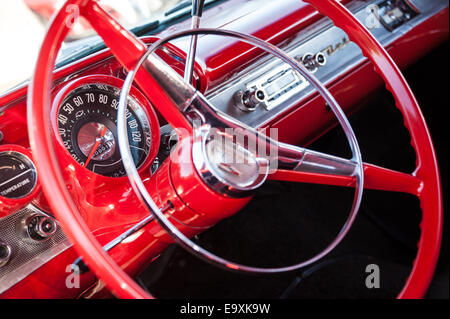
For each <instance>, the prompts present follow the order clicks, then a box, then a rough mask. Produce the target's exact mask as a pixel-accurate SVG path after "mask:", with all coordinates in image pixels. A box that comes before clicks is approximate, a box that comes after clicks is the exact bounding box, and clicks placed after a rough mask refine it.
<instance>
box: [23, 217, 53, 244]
mask: <svg viewBox="0 0 450 319" xmlns="http://www.w3.org/2000/svg"><path fill="white" fill-rule="evenodd" d="M57 229H58V225H57V224H56V221H55V220H54V219H53V218H51V217H48V216H45V215H34V216H32V217H31V218H29V220H28V221H27V231H28V235H29V236H30V238H31V239H34V240H45V239H47V238H49V237H50V236H52V235H53V234H54V233H56V231H57Z"/></svg>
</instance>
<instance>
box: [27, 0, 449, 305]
mask: <svg viewBox="0 0 450 319" xmlns="http://www.w3.org/2000/svg"><path fill="white" fill-rule="evenodd" d="M307 2H309V3H311V4H312V5H313V6H315V7H316V8H317V9H318V10H319V11H320V12H321V13H322V14H324V15H325V16H328V17H329V18H331V19H332V20H333V21H334V23H335V25H336V26H338V27H340V28H341V29H343V30H344V31H345V32H346V33H347V34H348V35H349V37H350V39H351V40H352V41H354V42H355V43H356V44H358V45H359V47H360V48H361V49H362V51H363V54H364V55H365V56H366V57H368V58H369V59H370V60H371V61H372V63H373V64H374V65H375V68H376V70H377V71H378V73H380V74H381V76H382V77H383V78H384V80H385V82H386V84H387V88H388V89H389V90H390V91H391V92H392V94H393V95H394V97H395V99H396V102H397V107H398V109H399V110H400V111H401V113H402V114H403V117H404V123H405V126H406V128H407V129H408V130H409V132H410V135H411V138H412V141H411V143H412V146H413V147H414V150H415V152H416V158H417V162H416V169H415V171H414V172H413V173H412V174H404V173H399V172H395V171H391V170H388V169H384V168H381V167H376V166H373V165H370V164H364V187H365V188H372V189H382V190H388V191H399V192H407V193H411V194H414V195H416V196H417V197H418V198H419V199H420V203H421V208H422V222H421V237H420V241H419V245H418V253H417V256H416V259H415V261H414V265H413V269H412V272H411V274H410V276H409V278H408V280H407V282H406V284H405V286H404V288H403V290H402V291H401V293H400V294H399V298H420V297H422V296H423V295H424V294H425V292H426V290H427V288H428V286H429V283H430V281H431V279H432V275H433V273H434V269H435V266H436V263H437V259H438V256H439V248H440V243H441V237H442V198H441V186H440V177H439V170H438V165H437V160H436V155H435V151H434V148H433V144H432V141H431V137H430V134H429V132H428V128H427V126H426V123H425V120H424V118H423V116H422V113H421V110H420V107H419V105H418V104H417V101H416V99H415V97H414V95H413V93H412V92H411V90H410V88H409V86H408V84H407V83H406V81H405V79H404V77H403V76H402V74H401V72H400V70H399V69H398V67H397V66H396V65H395V63H394V62H393V61H392V59H391V57H390V56H389V55H388V53H387V52H386V51H385V49H384V48H383V47H382V46H381V45H380V44H379V43H378V42H377V40H376V39H375V38H374V37H373V36H372V35H371V34H370V32H369V31H368V30H367V29H366V28H365V27H364V26H363V25H362V24H361V23H360V22H359V21H358V20H357V19H356V18H355V17H354V16H353V15H352V14H351V13H350V12H349V11H348V10H347V9H346V8H345V7H344V6H343V5H341V4H340V3H339V2H337V1H320V0H307ZM78 14H81V15H82V16H83V17H85V18H86V19H87V20H88V21H89V22H90V23H91V25H92V26H93V27H94V29H95V30H96V31H97V33H98V34H99V35H100V36H101V37H102V38H103V39H104V41H105V43H106V44H107V46H108V47H109V48H110V49H111V51H112V52H113V54H114V55H115V56H116V57H117V59H118V60H119V61H120V62H121V63H122V64H123V66H124V67H125V68H127V69H128V70H130V69H132V68H133V67H134V66H135V65H136V63H137V62H138V61H139V59H140V58H141V57H142V56H143V55H144V53H145V52H146V50H147V47H146V46H145V45H144V44H143V43H142V42H141V41H140V40H139V39H137V38H136V37H135V36H133V35H132V34H131V33H130V32H128V31H126V30H125V29H124V28H123V27H122V26H121V25H120V24H119V23H118V22H117V21H115V20H114V19H113V18H112V17H111V16H109V15H108V14H107V13H106V12H105V11H104V10H103V9H102V8H101V7H100V6H99V5H98V4H97V2H96V1H94V0H69V1H67V2H66V3H65V4H64V6H63V7H62V8H61V10H60V11H59V12H58V13H57V14H56V16H55V17H54V18H53V20H52V22H51V24H50V27H49V29H48V32H47V35H46V37H45V39H44V43H43V45H42V48H41V51H40V54H39V57H38V60H37V66H36V70H35V74H34V77H33V80H32V83H31V86H30V89H29V100H28V126H29V134H30V142H31V148H32V151H33V156H34V158H35V161H36V168H37V170H38V173H39V174H40V176H41V183H42V188H43V191H44V193H45V195H46V198H47V199H48V202H49V204H50V206H51V208H52V210H53V212H55V215H56V217H57V218H58V220H59V221H60V223H61V225H62V227H63V229H64V231H65V233H66V235H67V236H68V238H69V239H70V241H71V242H72V243H73V244H74V246H75V248H76V249H77V251H78V252H79V253H80V254H81V255H82V256H83V257H84V259H85V261H86V262H87V264H88V265H89V266H90V267H91V269H92V270H93V271H94V272H95V273H96V275H97V276H98V277H99V278H100V279H101V280H102V281H103V282H104V283H105V284H106V285H107V287H108V288H109V289H110V290H111V291H112V292H113V293H114V294H115V295H116V296H117V297H121V298H149V297H151V296H150V295H149V294H148V293H147V292H145V291H144V290H143V289H142V288H141V287H140V286H139V285H138V284H136V283H135V282H134V281H133V279H132V278H130V277H129V276H128V275H127V274H126V273H125V272H124V271H123V270H122V269H120V267H119V266H118V265H117V264H116V263H115V262H114V260H112V258H111V257H109V256H108V255H107V254H106V253H105V252H104V251H103V249H102V247H101V246H100V244H99V243H98V242H97V240H96V239H95V237H94V236H93V235H92V233H91V231H90V230H89V228H88V227H87V225H86V224H85V222H84V220H83V218H82V217H81V216H80V214H79V212H78V210H77V207H76V205H75V203H74V202H73V200H72V198H71V196H70V194H69V192H68V190H67V188H66V183H65V182H64V179H63V177H62V174H61V169H60V165H59V163H58V160H57V157H56V155H55V145H54V138H53V136H52V134H53V133H52V129H51V122H50V121H49V118H50V105H51V95H50V88H51V83H52V70H53V69H54V65H55V60H56V57H57V53H58V51H59V49H60V47H61V44H62V42H63V40H64V39H65V37H66V35H67V33H68V32H69V29H70V26H71V24H72V22H73V19H74V18H76V15H78ZM149 80H151V79H149ZM153 81H154V80H153ZM154 94H156V95H157V97H156V98H157V99H159V101H160V102H161V104H164V103H166V104H170V102H171V101H168V100H167V97H166V96H165V95H164V94H163V93H161V92H154ZM157 107H158V106H157ZM158 109H159V110H160V111H161V113H162V115H163V116H165V117H166V118H170V122H171V124H172V125H173V126H174V127H176V128H185V132H188V133H189V134H191V133H192V128H191V127H190V126H189V125H186V121H185V118H184V117H183V115H182V114H181V112H178V110H176V111H174V109H173V108H171V107H167V108H160V107H158ZM164 109H165V111H164ZM180 144H182V143H180ZM277 175H278V177H279V178H280V179H284V180H297V181H308V182H323V181H324V178H325V179H326V177H324V176H318V175H314V174H312V175H305V174H303V175H302V174H290V172H289V171H282V170H280V171H279V172H277ZM315 178H316V179H319V180H316V181H315V180H314V179H315ZM328 182H330V181H328ZM330 183H333V184H334V185H347V186H348V185H349V184H350V183H349V180H348V179H344V180H342V179H341V180H337V179H335V180H334V181H332V182H330Z"/></svg>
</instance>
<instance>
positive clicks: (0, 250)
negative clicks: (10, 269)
mask: <svg viewBox="0 0 450 319" xmlns="http://www.w3.org/2000/svg"><path fill="white" fill-rule="evenodd" d="M10 258H11V246H9V245H8V244H6V243H4V242H0V267H3V266H5V265H6V264H7V263H8V261H9V259H10Z"/></svg>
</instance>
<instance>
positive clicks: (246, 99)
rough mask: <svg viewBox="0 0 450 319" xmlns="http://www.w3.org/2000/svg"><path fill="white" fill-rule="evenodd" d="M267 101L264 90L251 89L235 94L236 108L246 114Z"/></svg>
mask: <svg viewBox="0 0 450 319" xmlns="http://www.w3.org/2000/svg"><path fill="white" fill-rule="evenodd" d="M265 99H266V94H265V93H264V91H263V90H259V89H251V90H247V91H245V92H244V91H237V92H236V94H235V102H236V106H237V107H238V108H239V109H240V110H241V111H244V112H251V111H254V110H255V108H256V107H257V106H258V105H259V104H260V103H263V102H264V100H265Z"/></svg>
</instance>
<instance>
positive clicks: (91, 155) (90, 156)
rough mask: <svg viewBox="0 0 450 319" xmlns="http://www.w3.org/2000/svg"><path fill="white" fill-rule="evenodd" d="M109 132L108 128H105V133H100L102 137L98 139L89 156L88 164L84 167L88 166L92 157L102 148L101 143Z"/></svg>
mask: <svg viewBox="0 0 450 319" xmlns="http://www.w3.org/2000/svg"><path fill="white" fill-rule="evenodd" d="M107 130H108V128H107V127H106V126H105V127H104V128H103V131H102V132H101V133H100V137H99V138H97V142H95V144H94V147H93V148H92V150H91V153H90V154H89V156H88V158H87V160H86V163H85V164H84V167H87V166H88V164H89V162H90V161H91V159H92V157H93V156H94V154H95V151H96V150H97V148H98V147H99V146H100V143H101V142H102V139H103V136H105V134H106V131H107Z"/></svg>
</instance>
